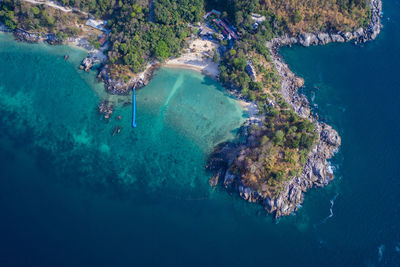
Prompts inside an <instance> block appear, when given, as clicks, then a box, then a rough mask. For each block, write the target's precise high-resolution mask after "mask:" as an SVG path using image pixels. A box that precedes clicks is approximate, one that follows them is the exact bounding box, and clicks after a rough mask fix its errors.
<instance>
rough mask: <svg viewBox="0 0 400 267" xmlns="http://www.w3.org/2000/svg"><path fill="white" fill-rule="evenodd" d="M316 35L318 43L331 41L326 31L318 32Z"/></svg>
mask: <svg viewBox="0 0 400 267" xmlns="http://www.w3.org/2000/svg"><path fill="white" fill-rule="evenodd" d="M317 37H318V39H319V42H320V44H327V43H330V42H331V41H332V39H331V37H330V36H329V34H327V33H323V32H320V33H318V35H317Z"/></svg>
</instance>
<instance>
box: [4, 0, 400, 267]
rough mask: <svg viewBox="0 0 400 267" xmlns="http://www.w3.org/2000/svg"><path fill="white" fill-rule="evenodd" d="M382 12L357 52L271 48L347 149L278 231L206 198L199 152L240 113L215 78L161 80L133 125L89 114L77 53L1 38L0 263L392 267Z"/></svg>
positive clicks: (98, 89)
mask: <svg viewBox="0 0 400 267" xmlns="http://www.w3.org/2000/svg"><path fill="white" fill-rule="evenodd" d="M384 8H385V16H384V25H385V28H384V29H383V32H382V34H381V35H380V36H379V37H378V39H377V40H376V41H374V42H371V43H368V44H365V45H363V46H362V47H357V46H354V45H352V44H340V45H339V44H332V45H328V46H324V47H311V48H300V47H292V48H287V49H286V48H285V49H283V50H282V54H283V56H284V58H285V59H286V60H287V62H288V63H289V65H290V66H291V67H292V68H293V70H294V71H295V72H296V73H297V74H298V75H300V76H302V77H304V78H305V80H306V86H305V88H304V89H303V92H304V93H305V94H306V95H307V96H308V97H309V98H310V99H311V103H312V105H313V107H314V109H315V111H316V112H318V114H319V115H320V118H321V119H322V120H324V121H326V122H328V123H329V124H332V125H333V126H334V127H335V128H336V129H337V130H338V131H339V133H340V135H341V136H342V139H343V144H342V146H341V148H340V151H339V153H338V154H337V155H336V156H335V158H334V159H333V160H332V166H333V168H334V169H335V174H336V179H335V181H334V182H333V183H332V184H331V185H329V186H328V187H326V188H322V189H315V190H312V191H310V192H309V193H307V194H306V199H305V202H304V204H303V207H302V208H301V209H300V211H299V212H298V213H297V214H296V215H293V216H289V217H286V218H282V219H280V220H279V221H278V222H276V221H274V220H273V219H272V218H271V217H269V216H265V214H264V213H263V212H262V210H261V209H260V208H259V207H258V206H257V205H253V204H249V203H246V202H244V201H242V200H240V199H239V198H238V197H237V196H235V195H232V196H231V195H229V194H227V193H226V192H225V191H224V190H221V189H216V190H212V189H210V188H209V186H208V178H209V176H210V174H208V173H206V172H205V170H204V165H205V160H206V157H207V154H208V153H209V152H210V150H211V149H212V147H213V146H214V145H215V144H217V143H219V142H221V141H224V140H227V139H232V138H233V137H234V135H235V132H236V131H237V128H238V127H239V125H240V124H241V122H242V121H243V120H244V118H245V116H246V115H245V114H243V112H242V111H241V109H240V108H239V106H238V104H237V103H236V102H235V101H234V100H233V99H232V98H230V97H229V96H228V95H226V94H225V93H224V91H223V89H222V88H221V87H220V86H218V84H216V83H215V82H214V81H212V80H210V79H208V78H205V77H203V76H201V75H199V74H197V73H194V72H191V71H184V70H174V69H162V70H160V71H158V72H157V73H156V75H155V77H154V79H153V80H152V81H151V83H150V84H149V85H148V86H147V87H146V88H145V89H142V90H139V91H138V92H137V101H138V103H137V104H138V105H137V106H138V117H137V124H138V128H136V129H132V128H131V126H130V123H131V106H130V97H129V96H128V97H110V100H112V101H114V102H115V103H116V109H115V114H114V116H113V118H112V119H111V120H110V121H108V122H107V121H105V120H103V119H101V117H100V116H99V115H98V114H97V110H96V109H97V104H98V103H99V101H100V99H104V98H108V97H109V96H107V95H106V94H105V93H104V90H103V88H102V85H101V84H99V83H96V82H94V73H90V74H87V73H84V72H81V71H79V70H78V69H77V65H78V64H79V60H81V59H82V58H83V57H84V56H85V52H83V51H80V50H74V49H71V48H68V47H48V46H43V45H28V44H21V43H15V42H13V41H12V38H11V37H10V36H9V35H4V34H2V35H0V115H1V116H0V130H1V131H0V133H1V135H0V166H1V176H0V265H1V266H21V265H22V266H88V265H94V266H110V265H114V266H143V265H166V266H212V265H234V266H249V265H254V266H282V265H286V266H315V265H319V266H397V265H399V263H400V252H399V251H400V233H399V226H400V225H399V219H400V216H399V208H400V207H399V204H398V203H400V195H399V193H398V192H399V189H400V182H399V176H400V169H399V166H400V165H399V156H400V155H399V148H400V143H399V139H398V137H397V135H398V132H399V128H400V120H399V118H398V114H399V104H398V103H399V100H400V93H399V92H400V84H399V81H398V79H397V72H398V69H399V68H398V63H397V62H400V54H399V52H398V48H399V47H400V15H399V14H398V12H397V11H398V10H399V9H400V4H399V2H398V1H391V2H385V5H384ZM66 53H68V54H69V55H70V60H69V61H67V62H66V61H64V60H63V59H62V57H63V55H64V54H66ZM118 115H121V116H122V120H121V121H118V120H116V119H115V116H118ZM116 125H119V126H121V129H122V130H121V134H120V135H117V136H114V137H113V136H112V135H111V133H112V131H113V129H114V127H115V126H116Z"/></svg>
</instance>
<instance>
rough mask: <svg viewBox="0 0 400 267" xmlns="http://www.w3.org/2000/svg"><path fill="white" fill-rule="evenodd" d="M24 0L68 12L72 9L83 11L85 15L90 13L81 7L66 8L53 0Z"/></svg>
mask: <svg viewBox="0 0 400 267" xmlns="http://www.w3.org/2000/svg"><path fill="white" fill-rule="evenodd" d="M23 1H25V2H28V3H31V4H34V5H46V6H49V7H52V8H55V9H58V10H61V11H62V12H66V13H68V12H72V11H76V12H79V13H82V14H84V15H88V13H86V12H83V11H81V10H79V9H76V8H72V9H71V8H66V7H63V6H61V5H59V4H57V3H56V2H53V1H36V0H23Z"/></svg>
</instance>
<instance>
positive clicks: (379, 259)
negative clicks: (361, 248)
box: [378, 244, 385, 262]
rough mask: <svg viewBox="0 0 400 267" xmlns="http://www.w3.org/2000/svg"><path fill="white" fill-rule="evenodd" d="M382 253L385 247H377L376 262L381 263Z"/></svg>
mask: <svg viewBox="0 0 400 267" xmlns="http://www.w3.org/2000/svg"><path fill="white" fill-rule="evenodd" d="M383 252H385V245H383V244H382V245H380V246H379V247H378V261H379V262H381V261H382V257H383Z"/></svg>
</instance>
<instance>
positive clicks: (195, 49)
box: [164, 39, 219, 79]
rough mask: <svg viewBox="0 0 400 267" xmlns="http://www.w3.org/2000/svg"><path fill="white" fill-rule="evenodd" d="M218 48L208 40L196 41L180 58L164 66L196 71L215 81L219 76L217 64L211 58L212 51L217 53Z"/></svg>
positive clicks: (171, 60)
mask: <svg viewBox="0 0 400 267" xmlns="http://www.w3.org/2000/svg"><path fill="white" fill-rule="evenodd" d="M218 47H219V45H218V44H215V43H213V42H211V41H209V40H202V39H196V40H194V41H192V42H191V43H190V45H189V48H188V49H186V50H185V51H184V52H183V54H182V55H181V56H180V57H178V58H174V59H170V60H168V61H166V62H165V64H164V66H166V67H169V68H184V69H191V70H196V71H200V72H202V73H203V74H206V75H209V76H210V77H212V78H214V79H216V78H218V74H219V70H218V63H215V62H214V61H213V60H212V57H213V55H214V51H218Z"/></svg>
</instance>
